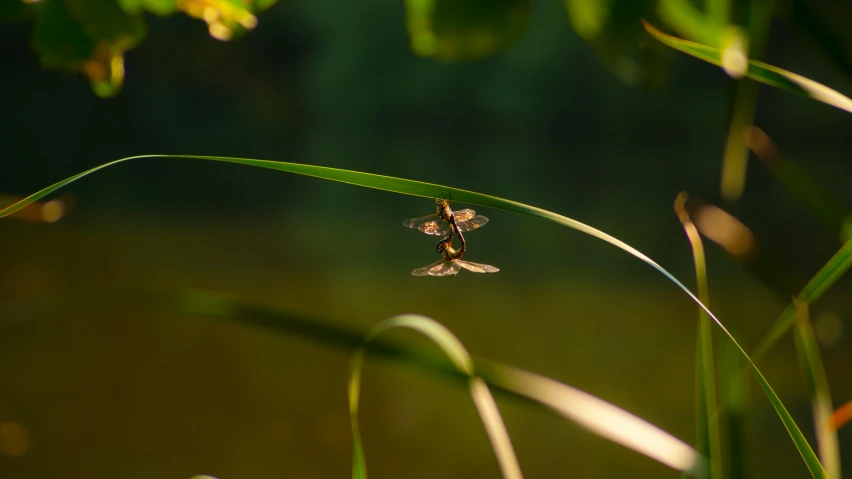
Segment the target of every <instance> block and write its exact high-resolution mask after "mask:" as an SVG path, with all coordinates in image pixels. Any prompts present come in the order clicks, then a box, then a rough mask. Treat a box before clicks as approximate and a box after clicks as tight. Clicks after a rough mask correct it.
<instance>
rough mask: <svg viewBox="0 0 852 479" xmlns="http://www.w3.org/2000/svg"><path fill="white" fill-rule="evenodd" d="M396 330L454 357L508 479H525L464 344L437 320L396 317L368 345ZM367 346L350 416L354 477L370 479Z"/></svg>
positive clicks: (354, 368) (358, 361)
mask: <svg viewBox="0 0 852 479" xmlns="http://www.w3.org/2000/svg"><path fill="white" fill-rule="evenodd" d="M393 328H409V329H413V330H415V331H418V332H419V333H421V334H423V335H424V336H426V337H427V338H429V339H431V340H432V341H433V342H434V343H435V344H437V345H438V346H439V347H440V348H441V349H442V350H443V351H444V353H445V354H446V355H447V357H449V358H450V360H451V361H452V363H453V365H454V366H455V367H456V369H457V370H458V371H459V372H460V373H462V374H464V375H465V376H467V377H468V378H469V379H470V381H469V388H470V397H471V399H473V402H474V404H475V405H476V409H477V410H478V411H479V416H480V417H481V418H482V423H483V425H484V426H485V430H486V432H487V433H488V438H489V439H490V440H491V446H492V447H493V448H494V453H495V455H496V456H497V462H499V463H500V470H501V471H502V472H503V477H504V478H507V479H521V478H522V477H523V475H522V474H521V466H520V465H519V464H518V458H517V457H516V455H515V450H514V448H513V447H512V441H511V440H510V439H509V432H508V431H507V430H506V425H505V424H503V418H502V417H501V416H500V411H499V409H497V403H496V402H494V397H493V396H492V395H491V391H490V390H489V389H488V386H487V385H486V384H485V383H484V382H483V381H482V379H480V378H477V377H475V376H474V371H473V360H472V359H471V357H470V354H469V353H468V352H467V350H466V349H465V347H464V346H463V345H462V343H461V341H459V340H458V338H456V337H455V336H454V335H453V333H451V332H450V331H449V330H448V329H447V328H445V327H444V326H443V325H442V324H440V323H438V322H437V321H435V320H434V319H430V318H427V317H424V316H417V315H402V316H396V317H393V318H390V319H387V320H385V321H382V322H381V323H379V324H377V325H376V326H375V327H374V328H373V329H372V330H371V331H370V332H369V334H368V335H367V339H366V341H365V344H369V343H370V342H371V341H373V340H374V339H375V338H376V337H378V336H379V335H381V334H382V333H384V332H385V331H388V330H389V329H393ZM365 354H366V349H365V346H362V347H361V348H360V349H358V351H357V352H356V353H355V356H354V357H353V358H352V364H351V368H350V371H349V417H350V420H351V423H352V438H353V461H352V477H353V478H357V479H360V478H366V477H367V465H366V461H365V459H364V448H363V445H362V442H361V433H360V428H359V424H358V404H359V402H360V397H361V375H362V373H363V370H364V355H365Z"/></svg>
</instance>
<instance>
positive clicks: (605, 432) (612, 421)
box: [477, 361, 704, 477]
mask: <svg viewBox="0 0 852 479" xmlns="http://www.w3.org/2000/svg"><path fill="white" fill-rule="evenodd" d="M477 364H478V365H479V364H480V362H479V361H477ZM482 369H483V368H481V367H479V366H477V371H478V372H479V373H481V374H482V377H483V378H485V380H486V381H487V382H488V383H489V384H494V385H495V386H497V387H499V388H501V389H503V390H506V391H510V392H513V393H515V394H518V395H520V396H525V397H527V398H529V399H532V400H533V401H536V402H538V403H540V404H543V405H545V406H548V407H549V408H551V409H553V410H554V411H556V412H557V413H559V414H560V415H562V416H563V417H565V418H566V419H570V420H572V421H574V422H576V423H578V424H580V425H581V426H583V427H585V428H586V429H589V430H590V431H592V432H594V433H595V434H597V435H598V436H601V437H603V438H606V439H609V440H610V441H613V442H615V443H618V444H621V445H622V446H625V447H628V448H630V449H633V450H634V451H636V452H639V453H641V454H644V455H646V456H648V457H650V458H652V459H656V460H657V461H659V462H661V463H663V464H665V465H667V466H669V467H671V468H673V469H678V470H680V471H684V472H685V473H687V474H688V475H693V476H696V477H703V476H702V475H701V471H702V469H703V466H702V464H703V462H704V461H703V459H702V457H701V455H700V454H698V453H697V452H696V451H695V450H694V449H692V448H691V447H689V445H687V444H686V443H684V442H683V441H681V440H680V439H677V438H676V437H674V436H672V435H671V434H669V433H667V432H665V431H663V430H662V429H660V428H658V427H657V426H654V425H653V424H650V423H648V422H647V421H645V420H644V419H641V418H639V417H637V416H634V415H633V414H630V413H629V412H627V411H625V410H623V409H621V408H618V407H616V406H614V405H612V404H610V403H608V402H606V401H604V400H602V399H599V398H597V397H595V396H592V395H591V394H589V393H586V392H583V391H581V390H579V389H575V388H572V387H571V386H568V385H567V384H563V383H560V382H559V381H555V380H553V379H550V378H548V377H544V376H540V375H538V374H534V373H531V372H529V371H524V370H522V369H518V368H514V367H511V366H505V365H500V366H498V365H496V364H495V365H494V366H492V367H491V368H488V369H490V370H492V371H493V372H492V373H483V372H482Z"/></svg>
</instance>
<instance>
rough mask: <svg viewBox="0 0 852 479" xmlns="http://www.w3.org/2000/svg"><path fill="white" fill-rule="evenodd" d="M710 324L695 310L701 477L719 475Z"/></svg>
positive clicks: (697, 240)
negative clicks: (696, 320)
mask: <svg viewBox="0 0 852 479" xmlns="http://www.w3.org/2000/svg"><path fill="white" fill-rule="evenodd" d="M686 199H687V195H686V193H681V194H680V195H678V197H677V199H676V200H675V213H677V216H678V219H679V220H680V222H681V224H683V229H684V231H686V236H687V238H689V243H690V245H691V246H692V256H693V258H694V261H695V276H696V280H697V283H698V299H700V300H701V302H702V303H704V304H705V305H708V306H709V305H710V289H709V287H708V284H707V266H706V262H705V260H704V245H703V244H702V242H701V235H700V234H699V233H698V229H697V228H696V227H695V225H694V224H693V223H692V220H691V219H690V218H689V213H687V211H686V206H685V205H686ZM712 327H713V325H712V323H711V322H710V316H708V315H707V313H706V312H705V311H704V310H703V309H699V310H698V334H697V350H696V355H695V363H696V364H695V366H696V368H695V372H696V378H695V388H696V399H697V403H698V452H699V453H701V455H703V456H704V457H706V458H709V461H707V462H706V463H705V470H704V471H703V476H704V477H710V478H716V477H721V467H722V453H721V445H720V441H719V422H718V418H717V415H716V411H717V404H716V371H715V367H714V361H715V360H714V356H713V330H712V329H711V328H712Z"/></svg>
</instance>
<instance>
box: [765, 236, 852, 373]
mask: <svg viewBox="0 0 852 479" xmlns="http://www.w3.org/2000/svg"><path fill="white" fill-rule="evenodd" d="M849 267H852V239H850V240H848V241H847V242H846V243H844V245H843V247H841V248H840V250H839V251H838V252H837V253H835V254H834V256H832V257H831V259H829V260H828V262H827V263H826V264H825V265H824V266H823V267H822V268H820V270H819V271H817V274H816V275H815V276H814V277H813V278H811V280H810V281H808V284H806V285H805V287H804V289H803V290H802V292H801V293H799V298H800V299H801V300H802V301H805V302H807V303H808V304H813V302H814V301H816V300H818V299H819V298H820V297H822V295H823V294H824V293H825V292H826V291H827V290H828V288H830V287H831V286H833V285H834V283H836V282H837V280H839V279H840V278H841V277H842V276H843V275H844V274H845V273H846V271H848V270H849ZM795 321H796V305H795V304H792V303H791V304H790V305H789V306H787V308H786V309H784V311H783V312H782V313H781V316H779V317H778V319H776V320H775V323H774V324H773V325H772V326H771V327H770V328H769V331H768V332H767V333H766V335H765V336H764V337H763V339H762V340H761V341H760V343H759V344H758V346H757V349H755V351H754V353H753V354H752V356H753V357H754V359H755V360H757V359H760V358H761V357H763V355H764V354H766V353H767V352H768V351H769V350H770V349H772V347H773V346H775V344H776V343H777V342H778V340H779V339H781V337H782V336H784V334H785V333H786V332H787V331H789V330H790V328H791V327H792V326H793V324H794V323H795Z"/></svg>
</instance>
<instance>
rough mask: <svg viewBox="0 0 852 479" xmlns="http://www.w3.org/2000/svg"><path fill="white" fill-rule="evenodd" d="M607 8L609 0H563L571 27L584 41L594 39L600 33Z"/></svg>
mask: <svg viewBox="0 0 852 479" xmlns="http://www.w3.org/2000/svg"><path fill="white" fill-rule="evenodd" d="M609 9H610V2H609V0H565V10H567V11H568V20H570V21H571V27H572V28H573V29H574V31H575V32H577V35H580V37H581V38H582V39H584V40H586V41H591V40H594V39H596V38H597V37H598V35H599V34H600V33H601V30H603V27H604V24H605V23H606V20H607V17H608V16H609Z"/></svg>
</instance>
